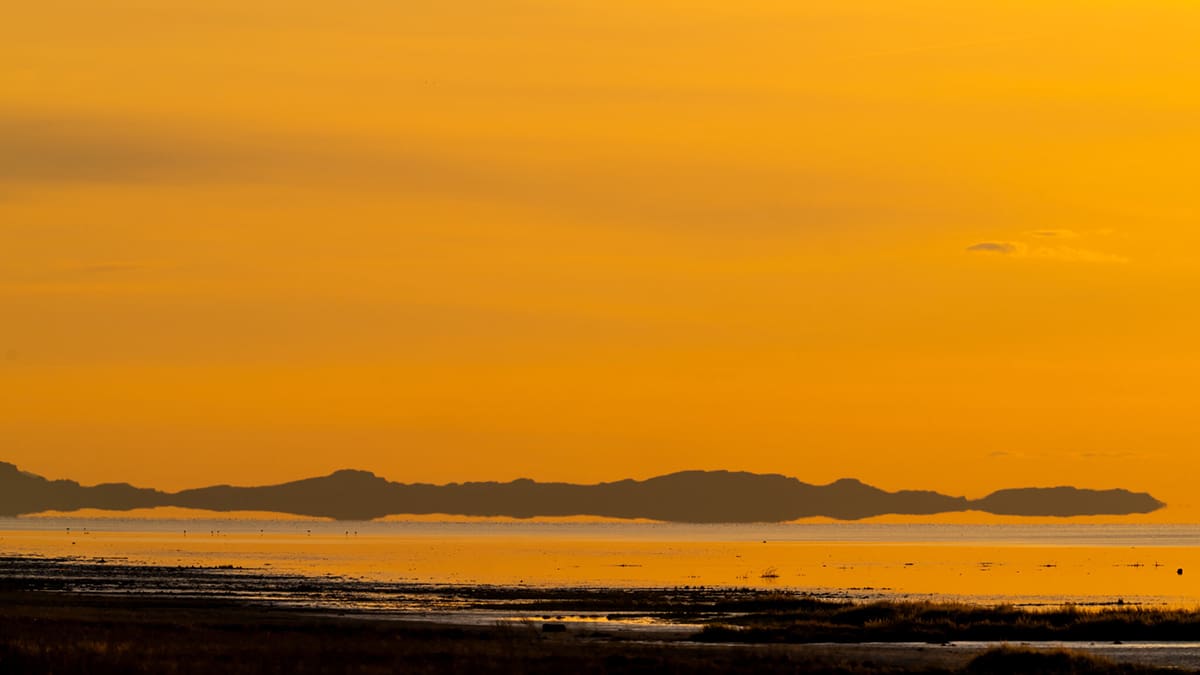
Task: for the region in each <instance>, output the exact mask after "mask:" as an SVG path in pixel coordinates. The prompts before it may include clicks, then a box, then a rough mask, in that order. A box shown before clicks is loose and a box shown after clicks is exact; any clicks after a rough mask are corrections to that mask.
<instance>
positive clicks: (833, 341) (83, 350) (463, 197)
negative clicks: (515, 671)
mask: <svg viewBox="0 0 1200 675" xmlns="http://www.w3.org/2000/svg"><path fill="white" fill-rule="evenodd" d="M1198 34H1200V5H1197V3H1195V2H1193V1H1192V0H1186V1H1184V0H1178V1H1174V2H1168V1H1165V0H1114V1H1112V2H1103V3H1100V2H1095V1H1094V0H1089V1H1086V2H1085V1H1082V0H1081V1H1079V2H1067V1H1063V0H1029V1H1013V0H1004V1H1000V0H996V1H994V2H981V1H977V0H966V1H963V0H953V1H952V0H937V1H915V2H909V1H904V2H897V1H896V0H836V1H834V0H742V1H736V2H734V1H730V0H720V1H719V2H718V1H716V0H689V1H688V2H683V1H678V2H677V1H675V0H603V1H601V0H594V1H593V0H561V1H559V0H505V1H499V0H496V1H493V0H416V1H394V0H393V1H385V0H346V1H343V2H336V3H335V2H313V1H310V0H288V1H287V2H284V1H283V0H255V1H253V2H246V1H245V0H238V1H236V2H235V1H233V0H204V1H203V2H201V1H199V0H174V1H169V2H156V1H151V0H110V1H106V2H82V1H79V0H40V1H38V2H18V3H12V6H10V7H7V8H6V11H5V19H4V21H3V22H0V235H2V236H0V460H3V461H9V462H13V463H15V464H17V465H19V466H20V467H21V468H23V469H26V470H29V471H33V472H35V473H39V474H42V475H46V476H49V477H55V478H59V477H69V478H74V479H77V480H79V481H81V482H84V483H89V484H90V483H96V482H103V481H116V480H120V481H129V482H133V483H135V484H140V485H145V486H154V487H160V488H168V489H177V488H183V487H192V486H198V485H204V484H209V483H214V482H232V483H243V484H255V483H270V482H281V481H284V480H291V479H295V478H301V477H307V476H312V475H318V474H324V473H328V472H330V471H332V470H335V469H339V468H345V467H355V468H363V469H369V470H372V471H375V472H376V473H378V474H380V475H383V476H386V477H387V478H390V479H392V480H397V481H403V482H412V481H428V482H447V481H462V480H493V479H496V480H508V479H513V478H517V477H530V478H535V479H539V480H570V481H582V482H595V481H602V480H612V479H619V478H625V477H635V478H644V477H649V476H652V475H656V474H660V473H665V472H669V471H675V470H681V469H739V470H749V471H758V472H773V473H784V474H788V475H793V476H796V477H798V478H801V479H802V480H805V481H808V482H817V483H825V482H829V481H832V480H834V479H837V478H840V477H844V476H853V477H856V478H859V479H861V480H863V481H866V482H869V483H872V484H874V485H878V486H880V487H884V488H887V489H900V488H927V489H936V490H940V491H943V492H950V493H954V494H964V495H966V496H971V497H978V496H982V495H983V494H985V493H987V492H989V491H991V490H994V489H998V488H1003V487H1016V486H1040V485H1061V484H1072V485H1077V486H1080V487H1093V488H1109V487H1126V488H1129V489H1134V490H1139V491H1141V490H1145V491H1149V492H1151V493H1152V494H1154V495H1155V496H1156V497H1158V498H1160V499H1162V500H1164V501H1166V502H1168V504H1170V508H1169V509H1167V510H1166V511H1164V512H1162V513H1161V514H1160V515H1159V516H1158V518H1159V519H1163V518H1165V519H1168V520H1179V521H1191V522H1195V521H1197V520H1200V498H1198V497H1195V496H1193V495H1194V494H1195V491H1196V487H1195V486H1196V484H1197V480H1198V476H1200V459H1197V457H1198V456H1200V455H1197V450H1198V449H1200V448H1198V445H1200V443H1198V442H1200V302H1198V299H1200V218H1198V215H1200V208H1198V206H1200V189H1198V188H1197V180H1198V178H1197V177H1198V176H1200V47H1198V46H1197V35H1198Z"/></svg>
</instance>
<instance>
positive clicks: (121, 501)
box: [0, 462, 1164, 523]
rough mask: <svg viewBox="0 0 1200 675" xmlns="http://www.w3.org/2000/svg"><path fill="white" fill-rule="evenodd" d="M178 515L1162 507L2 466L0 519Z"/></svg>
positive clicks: (1148, 502) (732, 481)
mask: <svg viewBox="0 0 1200 675" xmlns="http://www.w3.org/2000/svg"><path fill="white" fill-rule="evenodd" d="M157 506H177V507H187V508H194V509H207V510H210V511H270V512H275V513H286V514H293V515H301V516H318V517H326V518H334V519H337V520H371V519H374V518H381V517H384V516H389V515H422V514H448V515H461V516H511V517H515V518H532V517H536V516H602V517H611V518H648V519H651V520H661V521H670V522H681V523H749V522H783V521H789V520H797V519H800V518H808V517H813V516H827V517H830V518H836V519H840V520H858V519H861V518H869V517H871V516H879V515H887V514H897V515H930V514H937V513H950V512H956V511H969V510H975V511H984V512H987V513H995V514H1002V515H1014V516H1083V515H1129V514H1134V513H1149V512H1151V511H1156V510H1158V509H1160V508H1162V507H1163V506H1164V504H1163V503H1162V502H1160V501H1158V500H1157V499H1155V498H1154V497H1151V496H1150V495H1149V494H1146V493H1144V492H1129V491H1128V490H1119V489H1118V490H1082V489H1078V488H1073V487H1056V488H1020V489H1009V490H1000V491H997V492H994V493H992V494H990V495H988V496H986V497H984V498H982V499H974V500H972V499H967V498H965V497H951V496H947V495H943V494H939V493H937V492H929V491H917V490H901V491H899V492H887V491H885V490H880V489H879V488H876V487H872V486H870V485H867V484H865V483H862V482H860V481H857V480H854V479H848V478H847V479H842V480H839V481H835V482H833V483H830V484H829V485H812V484H809V483H804V482H802V481H800V480H797V479H795V478H790V477H788V476H782V475H779V474H755V473H746V472H737V471H681V472H678V473H672V474H668V475H665V476H657V477H655V478H650V479H647V480H641V481H639V480H631V479H627V480H621V481H615V482H611V483H598V484H595V485H577V484H573V483H539V482H536V481H532V480H529V479H520V480H515V481H512V482H508V483H496V482H485V483H450V484H448V485H429V484H424V483H393V482H391V481H388V480H386V479H384V478H381V477H379V476H376V475H375V474H373V473H371V472H369V471H355V470H342V471H337V472H334V473H332V474H330V475H328V476H322V477H319V478H308V479H304V480H298V481H293V482H289V483H282V484H279V485H268V486H261V487H235V486H231V485H216V486H212V487H204V488H196V489H191V490H182V491H180V492H175V493H170V492H163V491H160V490H153V489H147V488H137V487H133V486H131V485H128V484H125V483H117V484H103V485H96V486H91V487H87V486H82V485H80V484H79V483H77V482H75V481H69V480H53V481H52V480H47V479H46V478H43V477H41V476H37V475H34V474H31V473H27V472H24V471H20V470H19V469H17V467H16V466H14V465H12V464H9V463H5V462H0V515H5V516H17V515H23V514H30V513H38V512H41V511H51V510H53V511H73V510H77V509H84V508H93V509H108V510H116V511H126V510H130V509H139V508H151V507H157Z"/></svg>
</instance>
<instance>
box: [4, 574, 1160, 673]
mask: <svg viewBox="0 0 1200 675" xmlns="http://www.w3.org/2000/svg"><path fill="white" fill-rule="evenodd" d="M0 603H2V606H3V607H4V611H3V612H2V613H0V673H28V674H30V675H37V674H43V673H57V674H60V675H68V674H73V673H88V674H91V675H108V674H115V673H128V674H140V673H181V674H190V673H206V674H207V673H232V674H235V675H236V674H239V673H247V674H249V673H312V674H321V675H323V674H338V675H342V674H346V675H349V674H356V675H357V674H374V673H416V674H421V673H468V672H469V673H531V674H541V673H546V674H549V673H563V672H570V673H578V674H581V675H585V674H589V673H636V674H641V673H645V674H650V673H701V674H703V673H731V674H734V675H736V674H738V673H795V672H805V673H825V674H829V675H835V674H837V675H865V674H879V673H894V674H897V675H899V674H902V673H909V674H915V673H923V674H926V675H933V674H935V673H942V674H950V673H963V674H964V675H968V674H977V673H978V674H987V673H1013V672H1038V673H1088V674H1093V673H1094V674H1106V673H1135V674H1142V675H1149V674H1153V673H1165V672H1178V671H1166V670H1161V669H1152V668H1140V667H1135V666H1129V665H1117V664H1114V663H1112V662H1109V661H1106V660H1103V659H1097V658H1092V657H1087V656H1080V655H1077V654H1070V653H1067V652H1036V651H1032V650H1028V649H1016V648H1001V649H996V650H991V651H988V652H986V653H983V654H980V655H977V656H973V655H971V654H957V653H956V654H948V653H940V652H937V651H936V650H929V652H927V653H925V652H919V651H913V652H911V653H910V654H909V655H908V658H894V657H889V655H885V654H880V653H875V652H871V651H869V650H866V651H860V652H855V653H848V652H846V651H842V650H839V649H838V648H836V647H835V648H830V647H805V646H775V647H727V646H703V645H695V644H682V643H678V642H662V643H656V644H655V643H644V642H631V641H625V640H617V639H612V638H611V636H603V637H600V636H593V635H589V634H586V633H581V632H577V631H572V632H559V633H553V634H546V633H544V632H542V631H541V630H540V628H541V626H540V624H529V625H521V624H517V625H505V626H495V627H476V628H470V627H455V626H437V625H430V624H411V623H406V622H397V621H387V620H378V619H373V620H370V619H361V618H359V619H352V618H342V617H334V616H323V615H319V614H312V613H306V612H297V611H280V610H271V609H265V608H256V607H246V606H239V605H236V604H231V603H221V602H211V601H203V600H185V599H169V598H168V599H159V598H136V597H116V598H106V597H96V596H80V595H72V594H58V593H46V592H33V593H30V592H20V593H5V594H2V595H0Z"/></svg>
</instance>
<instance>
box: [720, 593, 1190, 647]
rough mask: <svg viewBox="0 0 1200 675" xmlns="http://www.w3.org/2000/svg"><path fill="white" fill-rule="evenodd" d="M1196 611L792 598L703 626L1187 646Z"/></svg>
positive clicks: (766, 636)
mask: <svg viewBox="0 0 1200 675" xmlns="http://www.w3.org/2000/svg"><path fill="white" fill-rule="evenodd" d="M1197 635H1200V612H1197V611H1193V610H1175V609H1146V608H1138V607H1111V608H1103V609H1088V610H1084V609H1080V608H1078V607H1074V606H1065V607H1062V608H1060V609H1055V610H1029V609H1020V608H1016V607H1013V606H1011V605H998V606H992V607H987V606H976V605H965V604H953V603H928V602H873V603H865V604H860V603H851V602H826V601H820V600H811V599H803V598H801V599H798V600H797V602H796V603H795V604H794V605H793V606H787V605H786V604H784V603H782V601H781V602H779V603H777V604H776V605H775V606H774V607H772V608H770V609H766V610H762V611H755V612H751V613H748V614H745V615H742V616H737V617H735V618H727V619H723V620H721V621H719V622H715V623H713V624H711V625H709V626H707V627H706V628H705V630H704V631H703V633H702V634H701V639H703V640H709V641H713V642H932V643H938V642H949V641H961V640H969V641H984V642H1020V641H1044V640H1054V641H1103V642H1111V641H1118V640H1119V641H1137V640H1156V641H1187V640H1194V639H1196V636H1197Z"/></svg>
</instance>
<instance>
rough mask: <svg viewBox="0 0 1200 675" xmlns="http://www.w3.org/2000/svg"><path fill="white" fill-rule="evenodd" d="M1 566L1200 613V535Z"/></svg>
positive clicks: (396, 546) (250, 545) (52, 552)
mask: <svg viewBox="0 0 1200 675" xmlns="http://www.w3.org/2000/svg"><path fill="white" fill-rule="evenodd" d="M0 553H3V554H8V555H12V554H18V555H44V556H56V557H57V556H76V557H82V558H104V559H107V560H121V561H125V562H134V563H145V564H154V565H185V566H194V565H199V566H219V565H235V566H238V567H246V568H251V569H263V570H271V571H275V572H281V573H298V574H305V575H321V576H323V575H337V576H344V577H350V578H364V579H369V580H377V581H390V582H413V583H421V584H491V585H530V586H547V587H549V586H598V587H656V586H657V587H675V586H726V587H745V586H751V587H779V588H787V589H798V590H808V591H813V592H820V593H831V594H835V595H838V594H841V595H846V596H849V597H858V598H876V597H900V598H907V599H914V598H915V599H936V600H964V601H970V602H989V603H991V602H1012V603H1018V604H1048V605H1059V604H1061V603H1063V602H1079V603H1098V604H1103V603H1115V602H1117V601H1118V600H1120V601H1122V602H1125V603H1145V604H1154V605H1171V606H1183V607H1197V606H1200V584H1198V583H1197V581H1200V526H1197V525H1142V524H1139V525H1078V524H1076V525H933V524H912V525H904V524H862V523H855V524H824V523H821V524H766V525H679V524H648V523H547V522H484V523H479V522H445V523H431V522H328V521H307V520H287V521H279V520H235V519H212V520H146V519H120V518H49V517H25V518H0ZM1180 569H1182V570H1183V571H1184V573H1183V574H1182V575H1180V574H1178V570H1180Z"/></svg>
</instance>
